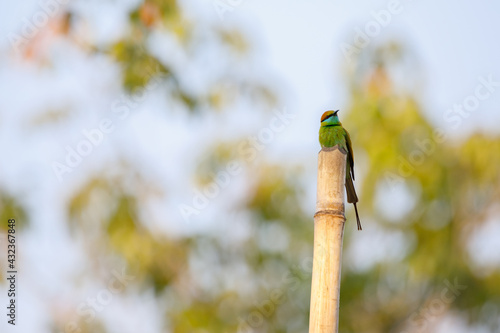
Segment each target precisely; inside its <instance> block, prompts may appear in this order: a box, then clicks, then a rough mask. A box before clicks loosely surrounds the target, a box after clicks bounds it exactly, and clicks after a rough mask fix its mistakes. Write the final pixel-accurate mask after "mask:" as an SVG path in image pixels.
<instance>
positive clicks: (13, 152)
mask: <svg viewBox="0 0 500 333" xmlns="http://www.w3.org/2000/svg"><path fill="white" fill-rule="evenodd" d="M42 3H45V1H32V0H30V1H22V2H11V1H9V2H7V1H5V0H4V1H3V3H2V5H3V6H2V8H7V10H2V11H0V96H2V105H0V139H1V142H0V149H1V150H2V153H4V152H5V153H6V156H7V157H8V158H7V159H8V160H9V161H10V163H9V164H8V165H6V164H4V165H3V166H1V167H0V171H1V174H0V183H1V184H2V186H3V187H5V188H8V189H11V190H12V191H13V193H16V194H18V195H20V196H24V200H25V203H26V204H27V205H28V207H30V209H32V212H33V214H34V215H35V216H37V219H36V222H39V223H35V224H34V225H33V226H32V230H31V231H30V233H29V234H27V235H26V238H25V240H24V245H23V246H24V248H23V251H24V252H25V253H26V254H28V253H31V254H32V255H30V256H28V255H27V263H26V267H27V273H28V274H26V275H25V276H26V281H25V283H26V284H27V285H28V286H27V287H26V291H25V294H24V296H23V297H25V298H24V303H25V304H32V307H30V308H25V311H26V313H27V314H25V316H26V317H27V316H28V315H29V316H30V317H32V318H34V320H33V322H32V323H28V322H26V321H25V325H28V326H26V327H27V328H28V329H30V331H35V328H37V327H38V325H39V324H40V323H43V321H44V317H43V313H39V312H37V311H34V310H33V309H37V308H39V307H43V299H44V297H51V296H53V295H56V294H57V293H58V292H59V289H58V288H59V287H60V285H61V284H62V283H64V281H65V279H66V278H69V277H71V274H73V272H74V269H75V263H74V262H75V258H78V256H79V248H78V244H72V242H71V241H70V240H69V239H68V237H67V234H66V231H65V229H63V228H60V226H61V224H62V223H64V216H63V215H62V206H63V204H64V202H60V200H61V198H64V197H65V196H66V195H67V194H68V193H70V192H71V191H72V190H73V189H74V188H76V187H78V185H80V183H79V182H80V181H81V179H82V178H79V177H77V176H71V177H69V178H68V179H67V180H66V181H65V182H64V184H63V185H60V184H59V185H57V182H56V181H55V178H54V175H53V172H52V170H51V168H50V163H51V162H52V161H53V160H54V159H59V158H61V156H64V148H63V146H61V145H60V144H57V142H55V141H54V142H51V141H46V142H44V141H40V140H38V138H37V137H36V136H33V135H31V132H30V128H29V127H26V126H24V125H23V126H24V127H23V126H19V128H17V129H14V128H13V126H10V124H20V123H22V122H23V119H24V118H25V116H26V115H27V114H30V113H36V112H38V111H40V110H37V107H38V106H39V105H52V104H51V103H55V104H53V106H55V107H57V106H60V105H58V104H57V103H62V105H64V103H74V105H77V106H78V105H79V103H82V104H81V106H80V107H81V108H96V109H102V108H106V107H108V106H109V105H110V103H112V102H113V100H112V99H111V100H110V99H109V98H106V97H105V96H101V95H100V94H99V92H100V91H103V92H106V93H109V95H112V96H115V95H117V94H119V91H118V88H117V87H116V84H115V85H112V84H110V83H111V82H113V80H116V75H117V68H115V67H113V66H112V65H111V64H109V63H108V62H106V60H104V59H94V60H92V61H90V60H89V59H86V58H83V57H82V56H81V55H80V54H79V53H78V52H77V51H75V50H72V49H71V48H70V47H67V45H61V48H60V49H56V50H55V51H54V52H56V54H55V56H56V57H59V58H58V59H59V61H60V68H59V71H58V72H57V73H56V75H55V76H50V75H48V74H47V73H44V72H43V70H38V69H36V68H30V67H28V68H20V67H19V66H18V64H17V63H16V61H15V59H13V58H12V52H11V45H10V44H9V36H10V35H11V34H12V33H16V32H18V31H20V30H21V29H23V24H24V22H25V21H23V20H24V19H25V18H30V17H32V16H33V15H34V14H35V13H37V12H38V11H39V10H40V6H41V4H42ZM113 3H114V1H109V4H110V5H109V7H106V6H105V8H106V9H102V7H100V6H96V4H95V3H92V0H90V1H80V2H74V3H73V5H74V6H82V7H83V8H85V10H84V12H86V13H87V14H86V15H88V16H89V17H92V20H94V22H95V27H96V28H95V30H94V31H92V33H93V34H94V35H95V37H96V38H97V39H99V40H102V41H103V42H104V41H106V40H109V39H113V38H117V37H118V36H119V35H120V33H121V30H122V29H121V27H122V26H123V24H125V20H126V9H127V6H118V8H121V10H118V11H117V10H116V8H117V7H116V6H113V5H112V4H113ZM126 3H128V4H133V3H136V1H132V0H127V1H126ZM215 3H216V1H212V0H207V1H196V0H185V1H184V2H183V4H184V5H183V6H185V7H186V8H188V9H190V10H192V11H196V12H201V13H203V15H205V17H206V19H207V20H220V23H221V24H228V25H236V26H238V27H240V28H241V29H243V30H244V31H245V32H247V34H248V35H249V37H250V41H251V43H252V45H253V46H254V50H253V52H256V53H257V54H256V56H257V58H258V59H257V62H256V65H258V66H261V70H262V71H263V72H266V71H269V72H270V73H272V75H273V77H275V78H276V82H277V84H278V87H277V88H278V91H279V93H280V94H281V95H282V97H283V98H282V101H283V104H282V105H280V109H281V110H285V109H286V110H288V111H289V112H292V113H294V114H295V115H296V118H295V119H294V120H293V121H292V122H291V124H290V125H289V126H288V127H287V128H286V130H285V131H284V132H283V133H280V134H279V136H277V137H276V139H275V140H274V141H273V143H272V145H271V146H270V147H269V149H268V150H267V151H266V152H265V153H266V154H267V155H269V156H272V155H274V156H276V158H282V157H283V156H282V154H283V155H287V154H286V153H283V152H289V151H292V150H293V152H295V154H294V156H292V157H291V158H292V160H293V159H294V160H295V162H297V161H301V160H303V159H309V161H308V162H303V161H302V162H303V163H305V164H306V165H308V167H309V168H310V170H313V169H314V168H315V164H316V160H315V159H314V158H313V157H315V154H316V152H317V151H318V150H319V145H318V142H317V132H318V127H319V118H320V116H321V114H322V112H324V111H326V110H329V109H341V110H343V109H347V108H348V107H349V100H348V96H347V94H346V92H347V89H346V87H345V79H344V77H343V75H344V74H343V73H344V71H345V69H346V67H347V66H348V60H347V59H346V58H345V56H344V54H343V52H342V50H341V46H342V44H343V43H349V44H353V40H354V37H353V36H354V35H355V34H356V31H357V30H356V29H358V28H359V29H361V30H364V29H365V28H366V26H367V25H370V24H374V23H373V22H376V21H375V18H374V15H375V16H376V15H377V14H373V13H374V12H375V13H379V14H378V15H380V13H381V11H384V12H387V11H389V9H390V8H396V7H397V8H398V10H396V12H397V13H396V14H391V16H390V19H388V23H387V25H386V26H384V27H381V28H380V32H379V33H377V34H375V36H373V37H370V38H369V40H370V43H373V44H375V43H379V42H381V41H383V40H386V39H389V38H393V37H395V38H398V39H400V40H402V41H403V42H404V44H405V45H406V46H407V47H408V48H409V49H410V50H412V54H414V57H415V59H416V63H417V64H418V68H419V72H418V75H419V77H418V80H421V82H422V83H421V84H420V85H419V86H418V90H416V91H415V93H416V94H417V95H418V96H420V97H421V98H422V99H423V100H424V101H425V103H423V104H424V105H425V107H426V109H425V113H426V115H427V116H428V117H429V119H430V120H431V121H432V122H433V123H434V124H435V125H436V126H439V127H441V128H443V129H445V130H447V131H449V132H450V133H453V134H454V135H455V136H456V137H457V138H460V137H463V136H464V134H465V135H466V134H468V133H470V132H471V131H474V130H478V129H483V130H487V131H491V132H495V133H498V132H499V131H500V128H499V126H498V124H499V123H500V112H498V105H500V85H499V86H498V87H496V88H495V87H494V88H495V89H494V90H493V91H492V92H491V94H490V96H489V97H488V98H485V99H484V100H481V101H480V103H479V105H478V106H477V108H475V109H474V110H473V111H470V113H469V114H468V116H467V117H466V116H464V119H463V120H464V121H461V122H460V124H459V126H458V127H457V128H453V126H452V125H453V123H452V122H450V121H446V120H445V118H444V115H445V114H446V112H447V110H448V109H450V108H452V107H453V105H455V104H462V103H464V101H465V100H466V99H467V98H468V97H470V96H473V95H474V94H475V92H476V89H477V87H478V85H480V84H481V82H482V81H481V79H480V78H485V79H488V77H491V78H492V81H493V82H496V81H497V80H498V82H500V63H499V62H500V45H499V44H498V32H499V31H500V20H498V13H500V3H498V2H493V1H490V2H476V3H474V2H470V1H465V0H459V1H455V2H453V3H450V2H449V1H448V2H445V1H424V0H422V1H419V0H414V1H408V0H404V1H403V0H402V1H400V2H391V1H373V0H372V1H345V2H335V1H325V0H312V1H305V0H304V1H297V0H292V1H284V0H266V1H264V0H241V1H233V3H234V4H235V6H234V9H233V10H231V11H228V12H226V13H225V14H224V15H223V17H222V18H221V17H219V15H218V13H217V11H216V10H215V8H214V4H215ZM96 8H97V9H96ZM57 52H60V53H57ZM100 69H103V71H102V72H100V74H101V77H100V79H101V80H102V81H100V82H96V80H95V78H94V77H93V76H92V73H93V72H95V71H96V70H100ZM74 73H76V74H77V76H78V77H79V81H78V82H75V80H74V79H73V74H74ZM493 86H494V85H493ZM110 87H111V88H110ZM113 87H114V88H113ZM107 89H108V90H107ZM109 89H111V92H110V91H109ZM113 89H117V90H116V91H114V90H113ZM483 90H484V89H483ZM103 95H104V94H103ZM160 95H161V94H160V93H159V92H155V91H152V92H151V94H150V96H149V98H148V100H147V101H145V103H144V105H142V106H141V107H140V108H139V110H138V111H139V112H138V114H137V115H135V116H134V117H133V120H134V121H133V122H132V121H128V122H123V123H121V124H116V125H117V126H120V130H119V131H116V132H115V133H114V134H113V135H114V137H113V140H112V144H109V145H103V146H102V147H100V148H99V150H96V152H95V153H94V154H93V155H92V160H91V161H90V160H89V161H88V162H87V163H86V164H85V165H83V166H82V167H81V169H80V171H79V172H82V173H88V172H92V171H94V170H98V169H99V167H100V166H101V165H103V164H104V163H105V162H106V161H107V160H108V159H109V158H110V157H109V156H110V155H113V154H114V153H113V152H114V149H115V147H117V146H118V147H124V146H127V147H128V148H129V149H130V150H132V151H134V152H136V153H137V154H138V155H139V156H140V159H144V160H145V161H148V160H149V158H150V157H151V156H152V155H155V154H157V152H158V151H162V150H163V151H167V150H170V151H171V154H170V155H165V156H161V157H160V158H159V159H158V160H157V162H158V163H157V165H156V166H148V168H150V169H148V170H150V171H151V174H155V173H156V174H160V172H161V169H162V168H167V167H172V168H175V169H174V172H173V174H177V172H178V171H180V170H186V169H189V165H190V164H191V163H192V161H190V160H185V161H184V164H182V165H177V166H171V164H170V161H171V160H175V158H176V156H181V155H183V154H184V151H183V150H182V149H181V148H180V147H177V148H176V147H175V146H176V145H175V144H174V143H175V142H172V140H171V138H172V137H176V138H178V139H179V140H180V141H184V140H186V142H187V145H188V146H190V147H194V146H195V144H196V140H194V139H193V140H192V142H189V131H186V130H183V129H182V128H181V127H182V124H183V123H185V121H186V119H185V117H183V116H182V115H174V116H173V117H172V119H171V123H170V125H169V127H168V130H167V131H164V132H163V133H164V134H163V137H161V138H158V137H152V136H151V137H148V136H147V135H144V136H141V140H136V141H134V142H131V141H130V140H128V139H127V135H128V134H130V133H139V131H140V129H141V128H146V127H147V128H153V129H155V126H158V127H159V126H161V124H160V123H158V119H159V116H158V115H157V114H149V113H147V112H142V113H141V112H140V111H144V110H146V111H147V110H153V109H155V108H156V109H157V108H161V107H164V105H163V104H161V102H159V100H160ZM61 96H64V98H61ZM84 101H85V103H84ZM80 111H81V110H80ZM341 116H342V113H341ZM98 120H99V117H98V116H96V115H92V114H89V115H85V116H83V117H81V118H78V119H75V120H74V121H75V122H80V125H79V126H83V127H87V128H90V127H91V126H94V124H95V122H96V121H98ZM236 121H238V119H229V120H228V122H227V124H225V126H226V127H230V124H232V123H234V122H236ZM252 121H253V123H254V126H253V127H254V128H257V129H258V128H260V127H261V126H262V125H266V124H267V121H268V120H261V119H257V120H256V119H253V120H249V122H252ZM207 122H208V123H207V124H206V126H204V127H205V128H204V129H203V128H201V129H200V133H199V135H200V136H202V137H203V136H204V137H206V138H208V137H211V136H214V135H217V133H218V132H220V128H219V127H218V126H221V125H220V124H215V123H210V120H208V121H207ZM42 131H43V129H42ZM47 131H49V130H47ZM158 132H161V131H159V130H152V131H151V133H158ZM56 134H57V136H58V137H59V138H66V139H67V140H73V141H74V140H77V139H78V135H80V134H79V133H70V132H69V130H68V129H64V128H62V129H59V130H58V132H57V133H56ZM232 134H233V135H235V136H236V135H237V134H238V133H232ZM137 137H139V136H137ZM13 140H15V143H12V142H13ZM157 142H159V143H157ZM20 152H22V153H20ZM139 152H140V153H139ZM292 162H293V161H292ZM166 177H167V179H161V180H159V182H160V183H161V182H165V183H170V184H172V183H176V184H178V185H177V187H181V184H182V183H183V182H184V181H185V180H186V177H187V175H186V177H177V178H176V177H170V178H168V176H166ZM238 182H242V180H237V181H236V184H238ZM312 183H313V184H315V183H314V181H313V182H312ZM54 184H56V185H54ZM238 186H240V185H235V187H236V188H238ZM241 186H243V185H241ZM310 191H311V193H313V192H314V189H312V188H311V189H310ZM180 195H181V197H182V198H189V197H190V195H191V194H190V192H189V191H186V193H181V194H180ZM234 195H236V193H234V192H232V191H231V190H229V191H228V192H227V193H226V194H224V196H222V197H221V199H220V200H218V202H219V203H215V204H216V205H217V204H221V202H223V201H224V200H225V199H227V198H228V197H232V196H234ZM308 200H309V201H310V202H309V203H310V206H311V207H314V201H315V198H314V195H309V199H308ZM163 204H164V203H162V202H160V203H158V204H157V206H156V207H152V215H153V218H151V220H153V221H154V220H155V218H154V215H155V214H156V215H157V216H164V214H166V215H169V214H172V218H178V216H174V215H175V214H176V213H172V212H165V211H162V210H161V209H160V208H158V207H159V206H162V205H163ZM171 205H173V203H171ZM219 208H220V206H219ZM213 214H215V212H214V213H213ZM211 217H213V216H208V217H207V219H210V218H211ZM157 220H160V219H159V218H157ZM169 228H171V230H174V231H175V232H179V233H182V232H191V231H197V232H200V230H206V229H204V228H206V225H205V226H203V224H201V223H200V224H197V225H191V226H186V225H180V226H179V225H176V226H170V227H169ZM489 228H491V230H494V231H495V230H496V231H495V232H497V233H498V232H499V231H498V230H497V229H498V228H496V227H489ZM495 228H496V229H495ZM186 230H187V231H186ZM492 233H493V232H485V233H484V235H481V237H480V238H481V240H483V242H485V241H484V240H485V239H486V240H487V239H488V235H491V234H492ZM388 237H389V236H388ZM390 237H392V239H393V241H394V242H398V241H400V238H398V235H391V236H390ZM486 242H487V241H486ZM478 243H480V242H479V241H478ZM474 246H475V247H476V248H479V249H481V244H476V245H474ZM483 249H484V248H483ZM384 251H386V249H383V248H382V249H381V250H380V252H379V253H374V254H373V257H372V258H371V262H363V263H360V265H361V266H363V265H370V264H373V262H374V261H376V260H378V259H379V258H380V256H384V255H385V252H384ZM479 252H481V251H479ZM483 252H484V251H483ZM55 254H61V255H60V256H59V257H58V261H57V262H54V263H53V266H51V268H50V269H49V268H47V267H44V266H43V265H42V264H40V258H43V257H47V256H49V257H50V256H54V255H55ZM369 259H370V258H369ZM478 262H479V263H481V257H480V258H478ZM35 276H36V277H37V279H35V278H33V277H35ZM39 283H41V284H46V285H47V286H48V287H47V288H46V289H45V294H44V295H40V294H37V293H35V292H33V293H31V294H30V288H31V289H32V290H38V288H39V286H38V284H39ZM84 287H85V288H87V289H85V290H86V292H88V290H97V291H98V290H99V286H84ZM82 289H84V288H83V287H82ZM2 292H3V291H2ZM82 298H84V293H83V294H82ZM142 301H143V302H144V303H146V304H148V303H147V300H142ZM120 306H122V307H127V306H129V307H133V304H128V305H127V304H124V305H120ZM120 306H119V305H116V307H113V308H112V309H113V310H112V311H116V313H120V309H119V307H120ZM30 309H31V310H30ZM113 313H115V312H113ZM110 315H111V314H110ZM150 319H151V320H149V321H148V322H150V323H151V327H148V328H145V331H144V332H156V331H157V327H156V326H155V323H157V324H158V322H159V321H158V320H155V319H154V318H150ZM125 323H127V321H125ZM2 324H3V323H2ZM129 324H130V325H131V326H130V327H134V323H129ZM29 325H32V326H29ZM135 325H139V323H135ZM443 325H445V324H443ZM26 327H25V328H26ZM448 328H449V327H448ZM446 329H447V327H446V326H445V327H444V328H443V329H442V330H443V332H444V331H446ZM453 331H454V332H459V330H458V329H457V330H453Z"/></svg>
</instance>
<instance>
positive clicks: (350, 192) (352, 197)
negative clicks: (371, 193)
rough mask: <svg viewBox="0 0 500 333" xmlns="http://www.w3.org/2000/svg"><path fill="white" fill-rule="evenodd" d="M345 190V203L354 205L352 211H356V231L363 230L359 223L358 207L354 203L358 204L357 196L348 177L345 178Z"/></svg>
mask: <svg viewBox="0 0 500 333" xmlns="http://www.w3.org/2000/svg"><path fill="white" fill-rule="evenodd" d="M345 188H346V192H347V202H348V203H352V204H354V210H355V211H356V220H357V221H358V230H363V229H362V228H361V222H360V221H359V215H358V207H357V206H356V202H358V195H357V194H356V189H355V188H354V182H353V181H352V178H351V177H350V176H347V178H346V182H345Z"/></svg>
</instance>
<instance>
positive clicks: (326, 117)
mask: <svg viewBox="0 0 500 333" xmlns="http://www.w3.org/2000/svg"><path fill="white" fill-rule="evenodd" d="M333 116H334V114H333V113H332V114H331V115H329V116H328V117H326V118H325V119H323V121H325V120H327V119H330V118H331V117H333ZM323 121H322V122H323Z"/></svg>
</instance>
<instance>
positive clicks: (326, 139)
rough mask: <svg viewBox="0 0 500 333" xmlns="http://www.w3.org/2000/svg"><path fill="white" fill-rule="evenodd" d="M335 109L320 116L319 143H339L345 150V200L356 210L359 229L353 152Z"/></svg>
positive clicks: (331, 145) (330, 145) (332, 144)
mask: <svg viewBox="0 0 500 333" xmlns="http://www.w3.org/2000/svg"><path fill="white" fill-rule="evenodd" d="M337 112H339V110H337V111H326V112H325V113H323V116H321V127H320V129H319V143H320V144H321V147H322V148H323V147H334V146H336V145H339V146H340V148H342V149H344V151H346V152H347V162H346V171H345V189H346V192H347V202H349V203H352V204H354V210H355V211H356V219H357V221H358V230H361V222H360V221H359V215H358V207H356V203H357V202H358V196H357V195H356V190H355V189H354V183H353V181H354V154H353V151H352V144H351V137H350V136H349V133H348V132H347V131H346V130H345V128H344V127H342V123H341V122H340V120H339V117H338V115H337Z"/></svg>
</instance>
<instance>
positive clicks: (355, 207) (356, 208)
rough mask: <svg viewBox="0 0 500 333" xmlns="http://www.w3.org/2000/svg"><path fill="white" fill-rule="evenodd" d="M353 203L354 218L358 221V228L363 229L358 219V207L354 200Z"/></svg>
mask: <svg viewBox="0 0 500 333" xmlns="http://www.w3.org/2000/svg"><path fill="white" fill-rule="evenodd" d="M353 204H354V211H355V212H356V220H357V221H358V230H363V228H361V222H360V221H359V215H358V207H357V206H356V203H355V202H353Z"/></svg>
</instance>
